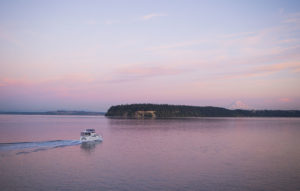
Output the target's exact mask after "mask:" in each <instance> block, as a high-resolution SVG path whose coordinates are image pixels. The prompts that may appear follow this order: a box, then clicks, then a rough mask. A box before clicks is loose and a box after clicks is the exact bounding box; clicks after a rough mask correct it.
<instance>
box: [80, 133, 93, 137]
mask: <svg viewBox="0 0 300 191" xmlns="http://www.w3.org/2000/svg"><path fill="white" fill-rule="evenodd" d="M80 135H81V136H90V135H91V133H88V132H81V133H80Z"/></svg>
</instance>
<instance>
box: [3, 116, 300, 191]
mask: <svg viewBox="0 0 300 191" xmlns="http://www.w3.org/2000/svg"><path fill="white" fill-rule="evenodd" d="M86 128H94V129H96V131H97V132H101V134H102V135H103V137H104V141H103V142H101V143H96V144H88V145H82V144H80V142H79V141H78V139H79V133H80V131H82V130H84V129H86ZM299 148H300V119H299V118H298V119H284V118H280V119H279V118H190V119H168V120H167V119H165V120H126V119H108V118H105V117H99V116H97V117H90V116H22V115H0V190H2V191H4V190H84V189H85V190H128V191H133V190H138V191H143V190H145V191H146V190H147V191H148V190H163V191H168V190H172V191H173V190H204V191H206V190H213V191H215V190H230V191H231V190H245V191H247V190H268V191H269V190H272V191H276V190H291V191H296V190H300V149H299Z"/></svg>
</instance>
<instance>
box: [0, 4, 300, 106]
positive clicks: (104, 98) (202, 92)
mask: <svg viewBox="0 0 300 191" xmlns="http://www.w3.org/2000/svg"><path fill="white" fill-rule="evenodd" d="M238 100H239V101H241V102H243V103H245V104H247V105H248V106H249V108H253V109H300V1H287V0H282V1H276V0H272V1H264V0H257V1H256V0H251V1H237V0H236V1H234V0H231V1H230V0H228V1H212V0H208V1H200V0H197V1H189V0H182V1H164V0H159V1H154V0H153V1H142V0H137V1H123V0H120V1H114V0H108V1H100V0H99V1H83V0H82V1H74V0H70V1H62V0H58V1H53V0H51V1H43V0H42V1H40V0H37V1H30V0H26V1H24V0H20V1H18V0H14V1H10V0H1V1H0V111H46V110H57V109H66V110H90V111H106V110H107V109H108V108H109V106H110V105H115V104H126V103H168V104H185V105H199V106H200V105H202V106H207V105H212V106H221V107H227V106H229V105H230V104H231V103H232V102H235V101H238Z"/></svg>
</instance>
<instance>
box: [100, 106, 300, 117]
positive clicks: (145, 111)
mask: <svg viewBox="0 0 300 191" xmlns="http://www.w3.org/2000/svg"><path fill="white" fill-rule="evenodd" d="M105 115H106V116H109V117H125V118H168V117H300V111H299V110H241V109H235V110H230V109H225V108H221V107H211V106H207V107H200V106H185V105H167V104H129V105H117V106H111V107H110V108H109V110H108V111H107V113H106V114H105Z"/></svg>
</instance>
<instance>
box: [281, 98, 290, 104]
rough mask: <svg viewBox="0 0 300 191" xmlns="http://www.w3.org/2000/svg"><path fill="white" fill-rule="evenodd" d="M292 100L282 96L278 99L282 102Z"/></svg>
mask: <svg viewBox="0 0 300 191" xmlns="http://www.w3.org/2000/svg"><path fill="white" fill-rule="evenodd" d="M291 101H292V100H291V99H290V98H286V97H284V98H280V99H279V102H282V103H289V102H291Z"/></svg>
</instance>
